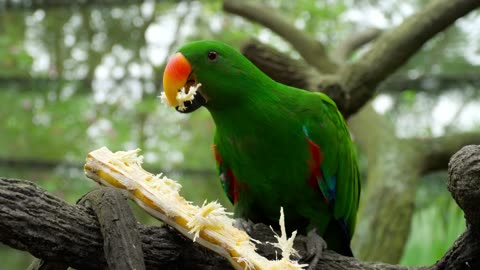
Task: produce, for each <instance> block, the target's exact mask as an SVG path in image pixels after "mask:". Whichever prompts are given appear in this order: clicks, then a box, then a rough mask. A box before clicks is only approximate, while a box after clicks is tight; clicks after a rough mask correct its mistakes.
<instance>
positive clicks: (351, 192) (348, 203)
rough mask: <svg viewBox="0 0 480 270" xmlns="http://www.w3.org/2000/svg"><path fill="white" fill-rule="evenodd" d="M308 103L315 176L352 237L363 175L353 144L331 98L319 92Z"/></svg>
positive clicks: (305, 130)
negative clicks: (361, 174)
mask: <svg viewBox="0 0 480 270" xmlns="http://www.w3.org/2000/svg"><path fill="white" fill-rule="evenodd" d="M306 102H308V103H309V104H308V106H307V107H308V108H312V109H311V110H312V111H311V117H308V119H309V120H308V121H307V123H305V125H304V132H305V135H306V136H307V141H308V143H309V147H310V151H311V154H312V160H313V161H315V162H316V163H315V164H314V165H316V166H317V167H314V166H311V168H312V172H313V173H311V175H315V176H316V178H315V179H316V180H317V184H318V187H319V189H320V191H321V193H322V196H323V197H324V200H325V201H326V203H327V204H328V205H329V209H330V210H331V211H332V214H333V217H334V219H336V220H337V221H338V223H339V225H340V226H341V227H343V229H344V230H346V232H347V236H348V240H350V238H351V237H352V234H353V230H354V228H355V223H356V213H357V209H358V202H359V197H360V174H359V170H358V164H357V160H356V155H355V150H354V147H353V143H352V141H351V139H350V134H349V131H348V128H347V126H346V124H345V121H344V119H343V117H342V115H341V114H340V112H338V110H337V108H336V105H335V104H334V103H333V101H332V100H331V99H330V98H328V97H327V96H325V95H324V94H321V93H315V94H314V95H310V98H309V99H308V100H307V101H306ZM309 183H310V180H309Z"/></svg>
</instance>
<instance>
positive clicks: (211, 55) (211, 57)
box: [207, 51, 218, 62]
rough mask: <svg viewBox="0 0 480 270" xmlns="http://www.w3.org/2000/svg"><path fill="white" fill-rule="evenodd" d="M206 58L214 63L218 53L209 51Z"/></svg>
mask: <svg viewBox="0 0 480 270" xmlns="http://www.w3.org/2000/svg"><path fill="white" fill-rule="evenodd" d="M207 57H208V60H210V61H211V62H213V61H216V60H217V58H218V53H217V52H216V51H209V52H208V54H207Z"/></svg>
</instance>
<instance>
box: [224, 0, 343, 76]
mask: <svg viewBox="0 0 480 270" xmlns="http://www.w3.org/2000/svg"><path fill="white" fill-rule="evenodd" d="M223 10H225V11H226V12H230V13H232V14H236V15H239V16H242V17H244V18H246V19H249V20H251V21H253V22H257V23H259V24H261V25H263V26H265V27H267V28H269V29H270V30H272V31H273V32H275V33H277V34H278V35H279V36H281V37H282V38H284V39H285V40H286V41H287V42H289V43H290V44H291V45H292V46H293V47H294V48H295V49H296V50H297V51H298V53H299V54H300V55H301V56H302V57H303V59H304V60H305V61H306V62H307V63H309V64H310V65H312V66H314V67H316V68H317V69H318V70H320V71H322V72H324V73H333V72H335V71H336V70H337V65H336V64H335V63H334V62H333V61H332V60H331V59H330V58H329V56H328V55H327V52H326V50H325V47H324V45H323V44H322V43H321V42H319V41H317V40H315V39H313V38H312V37H310V36H309V35H308V34H307V33H304V32H303V31H301V30H299V29H297V28H295V27H294V26H293V25H292V24H291V23H290V22H287V21H286V20H285V19H284V18H283V17H282V16H280V15H278V14H276V13H275V12H269V11H270V10H271V8H269V7H265V6H259V5H254V4H247V3H245V2H244V1H235V0H225V1H224V2H223Z"/></svg>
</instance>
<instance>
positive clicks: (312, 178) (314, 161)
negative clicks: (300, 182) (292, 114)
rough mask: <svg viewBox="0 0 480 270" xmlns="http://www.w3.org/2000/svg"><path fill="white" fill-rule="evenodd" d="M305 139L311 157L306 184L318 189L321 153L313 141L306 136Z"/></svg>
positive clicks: (320, 176)
mask: <svg viewBox="0 0 480 270" xmlns="http://www.w3.org/2000/svg"><path fill="white" fill-rule="evenodd" d="M307 141H308V145H309V148H310V155H311V159H310V161H309V162H308V166H309V167H310V175H309V177H308V180H307V184H308V185H309V186H310V187H311V188H313V189H315V190H318V191H319V187H318V179H322V178H323V174H322V170H321V168H320V166H321V165H322V162H323V153H322V151H321V149H320V147H319V146H318V145H317V144H316V143H314V142H313V141H312V140H310V139H309V138H307Z"/></svg>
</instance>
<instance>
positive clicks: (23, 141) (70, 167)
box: [0, 0, 478, 269]
mask: <svg viewBox="0 0 480 270" xmlns="http://www.w3.org/2000/svg"><path fill="white" fill-rule="evenodd" d="M263 2H264V3H265V4H268V5H271V6H273V7H274V8H275V12H277V11H278V12H280V14H282V15H283V16H285V17H286V18H287V19H288V20H290V21H291V22H292V23H293V24H295V25H296V26H297V27H298V28H300V29H303V30H304V31H306V32H307V33H309V34H311V35H313V36H315V37H316V38H317V39H319V40H321V41H324V42H325V43H326V45H327V48H328V50H333V49H335V47H336V45H337V44H338V42H340V41H342V40H344V39H345V38H346V37H347V36H348V35H350V34H351V33H353V32H356V31H359V30H361V29H363V28H365V27H366V26H368V24H372V22H365V21H359V20H358V19H355V18H356V17H355V14H363V13H364V12H367V11H369V10H376V12H378V13H380V14H384V18H383V20H384V21H385V22H386V25H382V24H381V25H380V26H381V27H388V26H391V25H394V24H395V21H396V20H398V18H399V16H400V18H402V17H405V16H407V15H408V14H407V13H408V12H407V13H405V12H400V11H399V10H401V9H399V8H398V5H400V4H398V3H397V4H392V3H390V4H391V5H389V4H379V3H380V1H359V2H358V3H355V4H354V3H353V2H352V1H347V0H345V1H324V2H322V1H309V0H301V1H280V0H265V1H263ZM402 3H404V4H405V5H409V6H410V7H413V8H416V7H417V6H421V5H422V3H423V1H415V0H410V1H406V2H402ZM221 5H222V3H221V1H219V0H216V1H185V2H179V3H177V1H158V3H154V2H150V1H145V3H143V4H138V5H120V6H108V7H105V6H95V5H91V6H86V7H84V6H73V5H72V7H66V8H50V7H48V6H46V7H45V8H44V9H36V10H29V9H28V8H25V9H20V10H3V11H0V14H1V15H2V16H0V123H1V125H0V176H5V177H12V178H21V179H28V180H31V181H34V182H35V183H36V184H38V185H40V186H41V187H43V188H44V189H46V190H48V191H49V192H51V193H53V194H55V195H56V196H58V197H61V198H63V199H65V200H66V201H67V202H69V203H72V204H73V203H75V202H76V200H77V199H78V198H80V197H81V196H82V195H83V194H85V193H86V192H88V190H90V189H92V188H93V187H94V186H95V184H94V183H93V182H92V181H90V180H88V179H86V178H85V177H84V175H83V171H82V165H83V162H84V159H85V156H86V154H87V153H88V152H89V151H91V150H93V149H96V148H99V147H101V146H104V145H105V146H107V147H109V148H110V149H111V150H113V151H116V150H126V149H134V148H137V147H139V148H141V149H143V152H142V154H143V155H144V156H145V162H146V164H145V167H146V168H147V169H148V170H150V171H152V172H156V173H158V172H164V173H166V174H167V175H168V176H170V177H171V178H173V179H178V180H179V181H180V182H181V184H182V185H183V186H184V188H183V190H182V194H183V195H184V196H185V197H186V198H187V199H188V200H191V201H193V202H195V203H197V204H201V203H202V202H203V201H204V200H206V199H207V200H219V201H220V202H221V203H222V204H223V205H225V206H227V207H228V208H229V209H231V205H230V203H229V202H228V201H227V199H226V196H225V195H224V194H223V192H222V191H221V187H220V184H219V180H218V179H217V176H216V173H215V163H214V159H213V155H212V153H211V149H210V145H211V142H212V137H213V130H214V125H213V123H212V121H211V119H210V117H209V115H208V112H207V111H205V110H199V111H198V112H196V113H195V114H192V115H182V114H179V113H177V112H175V111H174V110H172V109H170V108H166V107H165V106H163V105H162V104H160V101H159V99H158V98H157V96H158V95H159V94H160V91H161V81H162V72H163V67H164V64H165V60H166V59H168V56H169V55H171V54H172V52H174V50H175V49H176V48H177V47H178V46H180V45H181V44H183V43H184V42H186V41H188V40H194V39H217V40H221V41H224V42H227V43H229V44H231V45H233V46H237V47H238V46H240V45H241V43H242V42H243V41H245V40H246V39H248V38H251V37H257V38H258V39H260V40H261V41H263V42H267V43H269V44H271V45H272V46H275V47H276V48H278V49H279V50H281V51H283V52H287V53H289V54H290V55H292V56H293V57H298V53H296V52H294V51H293V50H292V48H291V47H290V45H289V44H288V43H286V42H285V41H283V40H282V39H281V38H279V37H278V36H276V35H274V34H273V33H272V32H271V31H269V30H267V29H264V28H262V27H260V26H258V25H256V24H252V23H250V22H248V21H246V20H243V19H241V18H239V17H236V16H232V15H230V14H224V13H223V12H222V11H221ZM376 5H377V6H376ZM272 12H273V11H272ZM357 17H358V16H357ZM380 21H382V20H380ZM467 36H468V35H467V34H466V33H465V30H464V29H461V28H460V27H454V28H452V29H451V30H449V31H447V32H445V33H444V34H442V35H440V37H439V38H437V39H435V40H433V41H432V42H430V43H429V44H428V45H427V46H425V48H423V50H422V53H420V54H418V55H417V56H416V57H414V58H413V59H412V60H411V61H409V63H408V64H407V65H406V66H405V68H404V69H402V70H401V71H399V74H401V75H409V74H407V72H406V70H407V68H408V69H409V70H410V72H412V70H413V71H414V73H415V74H414V75H415V76H419V75H422V74H425V73H429V72H432V71H433V72H435V73H441V72H444V73H448V74H452V73H461V72H464V71H465V70H472V63H471V62H470V61H469V57H468V55H466V54H465V50H463V48H465V47H467V46H469V45H468V44H467V43H468V42H469V40H470V39H469V38H467ZM477 38H478V36H477ZM447 49H448V50H447ZM445 51H447V53H445ZM355 57H360V56H358V55H356V56H355ZM438 59H441V61H438ZM476 68H478V67H476ZM410 75H411V74H410ZM416 90H417V89H411V90H407V91H404V92H403V93H402V94H398V95H395V94H392V95H391V96H390V97H391V98H392V99H393V100H394V101H395V102H394V107H393V108H392V109H391V110H390V111H389V112H388V115H389V117H390V118H391V119H392V121H399V123H400V120H401V119H404V118H402V117H405V115H407V116H408V117H409V119H408V120H407V122H408V123H412V122H415V121H412V120H413V119H417V118H418V117H421V115H425V116H424V117H429V116H430V115H431V113H430V111H431V110H432V107H434V106H435V104H436V102H437V100H438V94H433V95H428V98H423V99H422V98H419V96H422V95H419V94H417V93H416ZM412 111H413V114H412ZM399 119H400V120H399ZM429 125H431V121H423V122H421V125H418V123H417V125H415V124H414V125H413V126H411V125H410V126H408V128H406V129H408V130H413V132H410V133H408V134H410V135H411V134H413V135H415V134H424V133H422V132H427V133H428V130H429V129H430V128H431V127H430V126H429ZM399 126H401V127H402V129H403V128H404V125H400V124H399ZM461 128H462V127H461V126H457V125H453V129H452V130H456V129H461ZM360 155H361V154H360ZM361 160H362V161H364V160H365V159H364V157H362V156H361ZM364 163H365V166H366V165H367V164H366V162H364ZM365 166H363V167H365ZM434 178H435V177H434ZM435 179H436V180H435V181H425V183H426V184H422V185H421V187H420V188H419V190H418V197H419V198H423V200H419V202H418V203H417V204H418V211H417V212H416V214H415V217H414V221H413V227H412V233H411V236H410V240H409V242H408V246H407V249H406V251H405V254H404V258H403V260H402V263H403V264H405V265H413V264H428V263H431V262H434V261H435V260H437V259H438V258H439V256H441V255H442V254H443V252H444V251H445V249H446V248H448V247H449V246H450V245H451V243H452V240H453V239H455V237H456V236H457V235H458V234H459V233H460V232H461V231H462V230H463V224H462V222H463V219H462V217H461V212H460V211H459V210H458V209H457V208H456V207H455V205H454V204H453V203H452V202H451V199H448V198H449V197H448V193H447V192H446V191H445V185H443V184H439V183H440V181H438V179H442V178H441V177H436V178H435ZM432 186H435V187H437V189H440V190H442V191H443V192H439V193H436V194H430V193H428V194H426V193H425V192H426V191H431V190H432ZM132 206H133V205H132ZM133 208H134V211H135V213H136V215H137V217H138V219H139V220H140V221H141V222H144V223H148V224H159V222H158V221H156V220H154V219H152V218H149V217H148V215H146V214H145V213H144V212H143V211H142V210H140V209H138V207H136V206H133ZM359 218H361V217H359ZM31 258H32V257H31V256H30V255H29V254H27V253H25V252H19V251H15V250H12V249H10V248H8V247H5V246H0V261H1V262H2V265H1V267H0V268H1V269H25V268H26V266H27V265H28V264H29V262H30V261H31Z"/></svg>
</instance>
